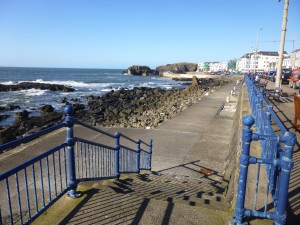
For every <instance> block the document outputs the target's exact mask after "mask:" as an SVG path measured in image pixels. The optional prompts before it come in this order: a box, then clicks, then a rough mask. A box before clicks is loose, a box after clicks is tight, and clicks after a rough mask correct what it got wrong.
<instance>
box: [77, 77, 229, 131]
mask: <svg viewBox="0 0 300 225" xmlns="http://www.w3.org/2000/svg"><path fill="white" fill-rule="evenodd" d="M195 81H196V82H197V83H198V84H195V83H194V84H193V85H191V86H189V87H187V88H186V89H172V90H163V89H160V88H145V87H143V88H134V89H133V90H125V89H121V90H119V91H111V92H109V93H108V94H107V95H105V96H93V97H92V96H89V97H88V99H89V102H88V109H87V110H86V111H85V113H83V114H78V116H79V117H80V119H81V120H83V121H85V122H88V123H91V124H93V125H96V124H97V125H101V126H108V127H133V128H146V127H150V128H154V127H156V126H158V125H159V124H160V123H162V122H163V121H164V120H165V119H168V118H171V117H173V116H175V115H176V114H177V113H179V112H181V111H183V110H185V109H186V108H188V107H189V106H190V105H192V104H193V103H194V102H197V101H198V100H199V99H200V98H201V96H203V94H204V92H207V91H209V90H211V89H214V88H216V86H219V85H222V84H223V82H225V81H222V80H217V81H215V80H213V79H208V80H207V81H206V82H203V83H200V82H199V81H197V80H195Z"/></svg>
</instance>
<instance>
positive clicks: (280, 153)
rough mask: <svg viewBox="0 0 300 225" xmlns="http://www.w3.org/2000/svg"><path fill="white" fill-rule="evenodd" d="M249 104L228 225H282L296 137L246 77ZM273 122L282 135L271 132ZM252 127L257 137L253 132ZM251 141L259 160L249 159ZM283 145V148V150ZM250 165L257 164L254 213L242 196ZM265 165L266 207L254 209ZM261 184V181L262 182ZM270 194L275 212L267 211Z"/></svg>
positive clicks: (243, 195) (244, 191)
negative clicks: (255, 224)
mask: <svg viewBox="0 0 300 225" xmlns="http://www.w3.org/2000/svg"><path fill="white" fill-rule="evenodd" d="M245 83H246V85H247V90H248V96H249V102H250V105H251V108H252V115H253V116H251V115H248V116H245V117H244V118H243V121H242V122H243V124H244V126H245V127H244V128H243V131H242V150H241V155H240V174H239V180H238V182H239V183H238V194H237V200H236V206H235V213H234V219H233V220H232V221H231V224H237V225H241V224H248V223H247V222H246V221H245V217H261V218H267V219H271V220H274V222H275V224H276V225H284V224H285V222H286V203H287V199H288V198H287V195H288V187H289V180H290V173H291V169H292V167H293V160H292V156H293V148H294V145H295V143H296V135H295V134H294V133H292V132H287V130H286V129H285V127H284V126H283V124H282V123H281V121H280V120H279V118H278V117H277V115H276V114H275V113H274V111H273V109H272V106H271V105H269V104H268V103H267V101H266V99H265V98H264V96H263V93H264V90H263V89H262V88H257V87H256V86H255V84H254V81H253V80H252V79H251V78H250V77H248V76H246V78H245ZM272 121H275V123H276V125H277V126H278V127H279V129H280V132H281V134H280V135H275V132H274V130H273V128H272V123H271V122H272ZM253 125H254V126H255V128H256V133H254V132H253V131H252V126H253ZM252 141H260V143H261V147H262V152H261V158H256V157H253V156H251V155H250V146H251V143H252ZM282 145H283V147H282ZM250 164H258V169H257V177H256V184H255V185H256V186H255V193H254V198H253V199H254V204H253V206H254V207H253V209H252V210H251V209H246V208H245V196H246V185H247V175H248V169H249V168H248V167H249V165H250ZM261 165H265V168H266V173H267V176H268V180H267V181H265V182H267V185H266V186H267V187H266V192H265V204H264V208H263V210H261V211H259V210H257V209H256V207H257V206H256V204H257V198H258V189H259V188H258V186H259V181H261V180H260V171H261V170H260V168H261ZM261 182H263V181H261ZM269 193H271V196H272V203H273V206H274V212H270V211H268V210H267V205H268V203H269V202H268V201H269V200H268V196H269Z"/></svg>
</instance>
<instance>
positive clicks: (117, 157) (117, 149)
mask: <svg viewBox="0 0 300 225" xmlns="http://www.w3.org/2000/svg"><path fill="white" fill-rule="evenodd" d="M114 136H115V163H116V177H117V178H119V177H120V136H121V135H120V133H119V132H116V133H115V135H114Z"/></svg>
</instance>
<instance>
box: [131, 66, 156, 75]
mask: <svg viewBox="0 0 300 225" xmlns="http://www.w3.org/2000/svg"><path fill="white" fill-rule="evenodd" d="M154 72H155V71H154V70H151V69H150V68H149V67H148V66H138V65H134V66H131V67H129V68H128V69H127V74H128V75H136V76H148V75H150V74H154Z"/></svg>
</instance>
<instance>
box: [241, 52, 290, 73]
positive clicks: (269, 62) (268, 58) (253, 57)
mask: <svg viewBox="0 0 300 225" xmlns="http://www.w3.org/2000/svg"><path fill="white" fill-rule="evenodd" d="M284 57H287V53H286V52H284ZM278 59H279V54H278V52H272V51H259V52H257V53H256V52H251V53H246V54H245V55H243V56H242V57H241V58H240V59H239V60H238V61H237V67H238V70H239V71H241V72H254V71H261V72H263V71H264V72H267V71H269V70H274V69H276V68H277V63H278ZM285 63H287V64H288V61H287V60H286V61H285Z"/></svg>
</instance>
